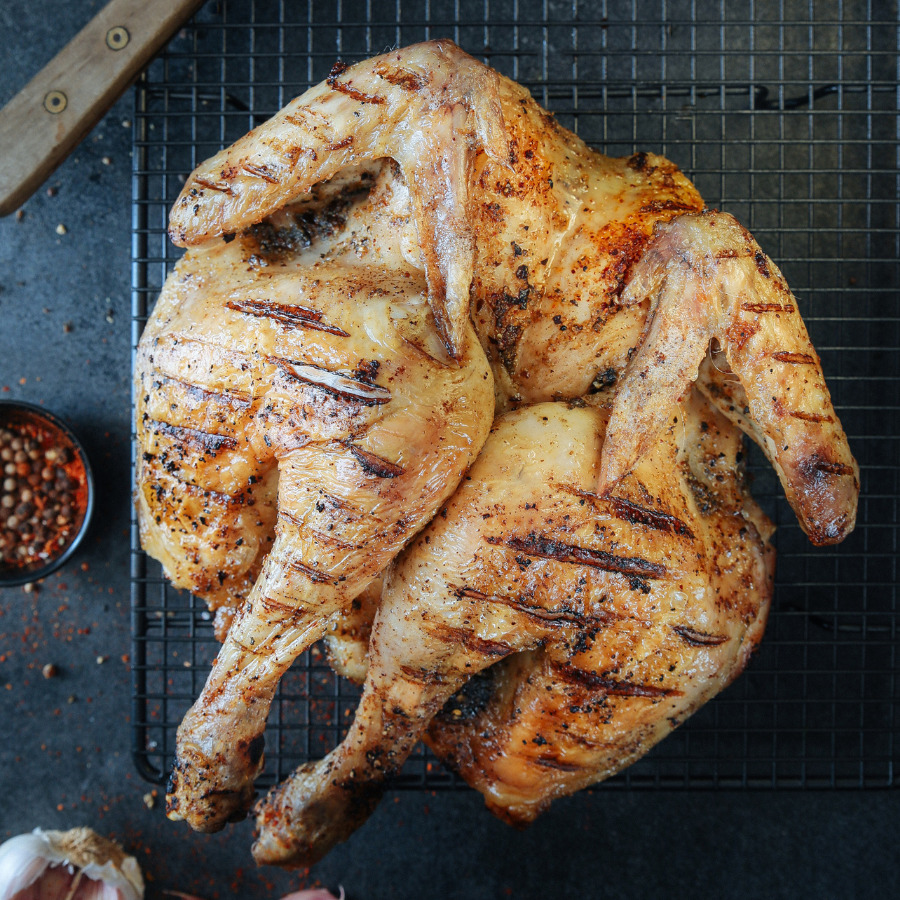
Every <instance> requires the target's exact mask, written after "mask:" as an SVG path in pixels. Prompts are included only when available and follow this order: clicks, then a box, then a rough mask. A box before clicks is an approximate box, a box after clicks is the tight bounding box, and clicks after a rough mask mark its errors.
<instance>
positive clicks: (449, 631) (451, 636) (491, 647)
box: [426, 622, 516, 659]
mask: <svg viewBox="0 0 900 900" xmlns="http://www.w3.org/2000/svg"><path fill="white" fill-rule="evenodd" d="M426 630H427V631H428V632H429V633H430V634H432V635H433V636H434V637H436V638H437V639H438V640H440V641H441V642H442V643H445V644H457V645H459V646H461V647H464V648H465V649H466V650H469V651H471V652H472V653H476V654H478V655H479V656H494V657H497V658H498V659H500V658H501V657H504V656H509V654H510V653H514V652H515V649H516V648H515V647H513V646H512V645H511V644H508V643H506V641H493V640H489V639H487V638H483V637H479V636H478V635H477V634H474V633H473V632H471V631H468V630H467V629H465V628H455V627H454V626H452V625H448V624H446V623H445V622H431V623H429V625H428V626H427V627H426Z"/></svg>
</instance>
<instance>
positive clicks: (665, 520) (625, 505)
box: [610, 497, 694, 540]
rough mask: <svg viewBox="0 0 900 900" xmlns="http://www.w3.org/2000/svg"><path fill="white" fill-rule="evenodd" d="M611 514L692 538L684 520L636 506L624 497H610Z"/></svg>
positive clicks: (634, 522)
mask: <svg viewBox="0 0 900 900" xmlns="http://www.w3.org/2000/svg"><path fill="white" fill-rule="evenodd" d="M610 503H611V504H612V508H613V514H614V515H615V517H616V518H617V519H624V520H625V521H626V522H631V523H632V524H637V525H647V526H648V527H649V528H655V529H657V530H658V531H668V532H669V533H670V534H681V535H684V536H685V537H689V538H690V539H691V540H693V539H694V533H693V532H692V531H691V529H690V528H688V527H687V525H685V524H684V522H682V521H681V519H679V518H678V517H677V516H673V515H672V514H671V513H664V512H659V511H658V510H654V509H647V508H646V507H645V506H638V504H637V503H632V502H631V501H630V500H626V499H625V498H624V497H610Z"/></svg>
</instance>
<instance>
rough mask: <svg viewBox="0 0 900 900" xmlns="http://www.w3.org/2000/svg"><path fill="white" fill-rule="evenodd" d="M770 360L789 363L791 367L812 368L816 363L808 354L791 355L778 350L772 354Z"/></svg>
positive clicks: (788, 352) (786, 351) (785, 351)
mask: <svg viewBox="0 0 900 900" xmlns="http://www.w3.org/2000/svg"><path fill="white" fill-rule="evenodd" d="M772 359H777V360H778V362H783V363H790V364H791V365H793V366H814V365H815V364H816V361H815V360H814V359H813V358H812V357H811V356H810V355H809V354H808V353H791V352H790V351H788V350H779V351H778V352H777V353H773V354H772Z"/></svg>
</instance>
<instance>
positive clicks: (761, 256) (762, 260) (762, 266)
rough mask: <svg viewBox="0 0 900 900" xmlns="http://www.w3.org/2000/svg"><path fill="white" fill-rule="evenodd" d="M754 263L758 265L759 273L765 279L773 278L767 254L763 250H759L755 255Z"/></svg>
mask: <svg viewBox="0 0 900 900" xmlns="http://www.w3.org/2000/svg"><path fill="white" fill-rule="evenodd" d="M753 261H754V262H755V263H756V268H757V271H758V272H759V274H760V275H762V277H763V278H771V277H772V273H771V272H770V271H769V266H768V260H767V259H766V254H765V253H763V252H762V250H757V251H756V253H755V254H754V255H753Z"/></svg>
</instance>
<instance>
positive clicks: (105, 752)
mask: <svg viewBox="0 0 900 900" xmlns="http://www.w3.org/2000/svg"><path fill="white" fill-rule="evenodd" d="M100 5H101V4H100V3H97V2H88V0H69V2H65V3H64V2H61V0H54V2H51V0H42V2H32V3H29V2H27V0H3V3H2V4H0V33H2V34H3V35H4V40H3V41H0V103H5V102H6V101H7V100H8V99H9V98H10V97H11V96H13V94H14V93H15V92H16V91H17V90H18V89H19V88H21V87H22V86H23V85H24V84H25V83H26V82H27V80H28V79H29V78H30V77H31V76H32V75H33V74H34V73H35V72H37V70H38V69H39V68H40V67H41V66H42V65H43V64H44V63H45V62H46V61H47V60H48V59H49V58H50V57H51V56H52V55H53V54H54V53H55V52H56V51H57V50H59V49H60V48H61V47H62V46H63V44H64V43H65V42H66V41H67V40H68V39H69V38H70V37H71V36H72V35H74V34H75V33H76V32H77V31H78V29H79V28H80V27H81V26H82V25H83V24H84V23H85V22H86V21H87V20H88V19H89V18H90V17H91V16H92V15H93V14H94V13H95V12H96V11H97V9H99V7H100ZM130 109H131V97H130V94H128V95H126V96H125V98H124V99H123V100H122V101H120V103H119V104H118V105H117V106H116V107H115V108H114V109H113V110H112V111H111V112H110V113H109V115H107V116H106V118H105V119H104V120H103V122H102V123H101V124H100V125H99V126H98V127H97V128H96V129H95V130H94V132H93V133H92V134H91V135H90V136H89V137H88V138H87V140H86V141H85V142H84V144H82V146H81V147H80V148H79V149H78V150H76V151H75V153H74V155H73V156H72V157H71V158H70V159H69V160H68V161H67V162H65V163H64V164H63V165H62V167H61V168H60V169H59V170H58V171H57V172H56V173H55V174H54V175H53V176H52V177H51V178H50V180H49V181H48V182H47V184H46V185H45V186H44V187H43V188H41V190H40V191H39V192H38V193H37V194H36V195H35V196H34V197H33V198H32V199H31V200H29V201H28V203H27V204H26V205H25V207H24V215H23V216H22V217H21V218H20V219H16V218H15V217H9V218H6V219H3V220H0V390H2V394H0V396H2V397H6V398H22V399H25V400H31V401H34V402H40V403H44V404H45V405H46V406H47V407H48V408H52V409H53V410H55V411H56V412H58V413H60V414H62V415H63V416H64V417H66V418H67V419H68V420H69V421H70V422H71V423H72V424H73V426H74V428H75V430H76V431H77V433H78V434H79V435H80V436H81V437H82V439H83V440H84V442H85V443H86V445H87V448H88V451H89V453H90V456H91V458H92V460H93V462H94V466H95V469H96V472H97V476H98V478H97V480H98V488H99V490H98V501H99V503H98V508H97V512H96V516H95V519H94V525H93V528H92V530H91V533H90V535H89V537H88V540H87V541H86V543H85V544H84V547H83V549H82V550H81V551H80V552H79V553H78V555H77V556H76V558H75V559H74V560H73V561H72V563H71V564H70V565H68V566H67V567H66V568H65V570H64V571H63V572H61V573H60V574H59V575H57V576H53V577H51V578H49V579H48V580H47V582H46V583H45V584H43V585H42V586H41V588H40V591H39V593H36V594H35V593H33V594H31V595H27V594H25V593H24V592H23V591H22V590H21V588H15V589H0V733H2V735H3V740H2V743H0V786H2V790H0V797H2V799H0V840H2V839H5V838H7V837H9V836H11V835H13V834H17V833H19V832H22V831H26V830H30V829H32V828H33V827H35V826H41V827H43V828H70V827H73V826H76V825H90V826H91V827H93V828H95V829H96V830H98V831H100V832H102V833H104V834H107V835H111V836H114V837H116V838H117V839H118V840H120V841H121V842H122V843H123V844H124V845H125V846H126V848H127V849H129V850H130V851H131V852H133V853H135V854H136V855H137V857H138V859H139V861H140V863H141V865H142V866H143V868H144V871H145V873H146V875H147V879H148V896H149V897H151V898H152V897H161V896H162V891H163V890H166V889H168V890H181V891H190V892H195V893H197V894H199V895H201V896H203V897H207V898H213V897H229V896H241V897H253V898H256V897H259V898H263V897H272V898H274V897H278V896H280V893H284V892H286V891H287V890H288V889H289V888H296V887H297V886H300V885H302V884H307V883H309V884H312V883H314V882H318V883H322V884H324V885H326V886H328V887H330V888H332V889H333V890H336V889H337V886H338V885H339V884H342V885H343V886H344V887H345V889H346V890H347V893H348V896H349V898H350V900H376V898H386V897H395V898H407V897H408V898H421V897H433V896H436V897H448V898H452V897H459V898H463V897H464V898H467V900H476V898H502V897H507V896H512V897H545V896H549V897H562V896H569V897H578V896H586V897H607V896H608V897H616V898H625V897H648V896H662V897H679V896H688V895H690V896H715V897H743V898H746V897H870V896H871V897H875V896H893V895H894V894H895V892H896V887H895V885H896V875H897V872H898V871H900V849H898V842H897V834H898V825H900V814H898V803H897V798H896V795H895V794H891V793H887V792H881V793H878V792H873V793H865V794H863V793H856V792H843V793H811V792H809V793H791V792H786V793H779V794H774V793H761V792H754V793H666V792H661V793H652V792H648V791H642V792H640V793H632V794H626V793H603V792H602V791H600V792H598V793H595V794H593V795H582V796H578V797H575V798H572V799H570V800H566V801H561V802H559V803H557V804H556V805H555V806H554V807H553V809H552V810H551V811H550V812H549V813H547V814H546V815H545V816H544V817H543V818H542V819H541V820H540V821H539V822H538V823H537V824H536V825H534V826H533V827H532V828H531V829H530V830H528V831H526V832H522V833H519V832H516V831H513V830H511V829H509V828H508V827H506V826H504V825H502V824H501V823H499V822H498V821H496V820H494V819H493V818H492V817H491V816H490V815H488V814H487V813H486V812H485V811H484V810H483V807H482V802H481V799H480V798H479V797H478V796H477V795H476V794H474V793H459V794H441V795H437V796H433V795H430V794H424V793H400V794H396V795H389V796H388V798H387V799H386V801H385V802H384V804H383V805H382V807H381V808H380V810H379V811H378V812H377V813H376V814H375V815H374V816H373V818H372V820H371V821H370V822H369V824H368V825H367V826H366V827H365V828H363V829H362V830H361V831H359V832H358V833H357V834H356V835H355V836H354V837H353V838H352V839H351V840H350V841H349V842H348V843H347V844H345V845H343V846H341V847H339V848H337V849H336V850H335V851H334V852H333V853H332V854H331V855H330V856H329V857H328V859H327V860H325V861H324V862H323V863H321V864H320V865H318V866H317V867H315V868H314V869H313V870H312V871H311V872H310V873H308V874H307V873H296V874H293V875H284V874H281V873H272V872H268V871H266V872H258V871H257V870H256V869H255V868H254V866H253V863H252V859H251V858H250V854H249V847H250V841H251V828H250V825H249V823H245V824H243V825H241V826H238V827H233V828H231V829H230V830H229V831H227V832H225V833H224V834H220V835H213V836H202V835H195V834H192V833H190V832H189V831H188V830H187V828H186V827H184V826H183V825H176V824H172V823H169V822H167V821H166V819H165V817H164V815H163V811H162V803H161V802H157V804H156V806H155V807H154V808H152V809H150V808H148V807H147V805H145V802H144V799H143V798H144V795H145V794H146V793H147V791H148V790H149V786H148V785H146V784H144V783H143V782H142V781H141V780H140V778H139V777H138V775H137V774H136V772H135V771H134V770H133V767H132V762H131V757H130V733H129V713H130V685H129V670H128V665H129V661H128V656H127V654H128V650H129V615H128V533H127V529H128V517H129V484H128V477H129V476H128V463H129V447H128V435H129V368H130V323H129V284H130V271H129V246H130V244H129V241H130V237H129V228H130V221H131V213H130V205H129V201H130V196H131V184H130V159H129V141H130V134H129V130H128V121H129V120H130V116H131V111H130ZM60 224H62V225H64V226H65V228H66V233H65V234H63V235H60V234H57V231H56V229H57V226H58V225H60ZM101 659H102V660H103V661H102V662H100V660H101ZM46 663H54V664H56V665H57V666H58V667H59V669H60V675H59V676H58V677H57V678H54V679H50V680H46V679H44V678H43V677H42V676H41V667H42V666H43V665H44V664H46ZM160 799H161V798H160ZM279 892H280V893H279Z"/></svg>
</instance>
